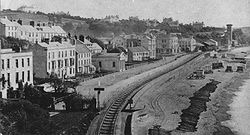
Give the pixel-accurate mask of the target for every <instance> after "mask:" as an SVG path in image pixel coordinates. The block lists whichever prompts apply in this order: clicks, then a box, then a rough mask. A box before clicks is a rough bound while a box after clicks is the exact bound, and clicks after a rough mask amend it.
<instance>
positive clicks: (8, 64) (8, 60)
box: [7, 59, 10, 68]
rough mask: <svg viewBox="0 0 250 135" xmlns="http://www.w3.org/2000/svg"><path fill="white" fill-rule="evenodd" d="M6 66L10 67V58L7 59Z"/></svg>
mask: <svg viewBox="0 0 250 135" xmlns="http://www.w3.org/2000/svg"><path fill="white" fill-rule="evenodd" d="M7 68H10V59H7Z"/></svg>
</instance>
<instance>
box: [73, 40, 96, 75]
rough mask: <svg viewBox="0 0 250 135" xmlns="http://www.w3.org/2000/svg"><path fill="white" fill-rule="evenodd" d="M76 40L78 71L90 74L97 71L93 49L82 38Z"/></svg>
mask: <svg viewBox="0 0 250 135" xmlns="http://www.w3.org/2000/svg"><path fill="white" fill-rule="evenodd" d="M75 41H76V72H77V73H80V74H90V73H92V72H94V71H95V69H94V67H93V65H92V54H91V51H90V50H89V49H88V48H87V46H86V45H85V44H83V42H82V41H80V40H75Z"/></svg>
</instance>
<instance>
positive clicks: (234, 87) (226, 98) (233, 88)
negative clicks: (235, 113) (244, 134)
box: [210, 69, 250, 135]
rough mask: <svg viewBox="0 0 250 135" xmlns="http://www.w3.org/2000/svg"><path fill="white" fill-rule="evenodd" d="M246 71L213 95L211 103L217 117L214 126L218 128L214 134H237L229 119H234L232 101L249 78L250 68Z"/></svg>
mask: <svg viewBox="0 0 250 135" xmlns="http://www.w3.org/2000/svg"><path fill="white" fill-rule="evenodd" d="M244 73H245V74H240V75H236V76H234V77H233V78H232V79H231V80H230V81H229V82H227V83H226V84H225V85H224V86H223V87H222V88H220V90H217V93H216V94H215V95H214V96H213V97H212V101H211V103H210V105H211V111H212V113H213V116H214V117H215V119H216V123H215V124H214V126H215V129H216V130H217V131H215V132H213V134H214V135H220V134H227V135H236V134H237V132H235V131H234V130H233V127H232V126H231V125H230V124H229V121H231V120H233V118H232V113H231V111H232V109H233V108H232V103H233V102H234V100H235V98H236V97H237V96H238V95H237V93H239V92H242V90H241V89H240V87H242V86H243V85H244V82H245V80H247V79H249V74H250V70H249V69H247V70H246V71H245V72H244ZM218 108H219V109H218ZM217 109H218V110H217Z"/></svg>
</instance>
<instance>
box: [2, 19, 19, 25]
mask: <svg viewBox="0 0 250 135" xmlns="http://www.w3.org/2000/svg"><path fill="white" fill-rule="evenodd" d="M0 22H1V23H2V24H5V25H7V26H20V24H18V23H17V22H11V21H10V20H8V19H7V18H0Z"/></svg>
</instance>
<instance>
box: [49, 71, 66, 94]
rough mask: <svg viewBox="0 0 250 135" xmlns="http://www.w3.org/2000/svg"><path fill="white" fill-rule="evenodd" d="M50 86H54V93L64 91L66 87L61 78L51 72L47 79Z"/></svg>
mask: <svg viewBox="0 0 250 135" xmlns="http://www.w3.org/2000/svg"><path fill="white" fill-rule="evenodd" d="M47 80H48V82H49V83H50V84H51V86H52V87H53V88H54V90H55V92H56V93H61V92H65V91H66V89H65V87H64V85H63V80H62V79H60V78H58V77H57V75H56V74H51V75H50V77H49V78H48V79H47Z"/></svg>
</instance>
